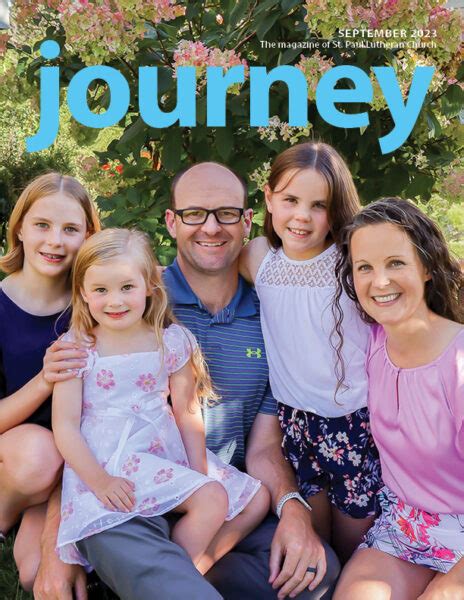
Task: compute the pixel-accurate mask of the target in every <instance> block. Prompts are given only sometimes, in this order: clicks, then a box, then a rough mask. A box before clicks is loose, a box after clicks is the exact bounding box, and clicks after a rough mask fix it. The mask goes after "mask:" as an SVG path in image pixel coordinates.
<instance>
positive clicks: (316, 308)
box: [255, 245, 369, 417]
mask: <svg viewBox="0 0 464 600" xmlns="http://www.w3.org/2000/svg"><path fill="white" fill-rule="evenodd" d="M336 259H337V249H336V246H335V245H332V246H330V247H329V248H328V249H327V250H325V251H324V252H322V253H321V254H319V255H318V256H316V257H314V258H311V259H309V260H302V261H296V260H291V259H289V258H288V257H287V256H286V255H285V253H284V251H283V249H282V248H280V249H279V250H277V251H275V250H269V252H268V253H267V254H266V256H265V257H264V260H263V262H262V263H261V266H260V268H259V270H258V273H257V276H256V283H255V285H256V291H257V293H258V296H259V299H260V302H261V325H262V328H263V334H264V341H265V345H266V353H267V358H268V362H269V371H270V374H269V378H270V382H271V388H272V393H273V394H274V396H275V398H276V399H277V400H278V401H279V402H283V403H284V404H287V405H289V406H292V407H294V408H299V409H302V410H307V411H311V412H313V413H316V414H317V415H320V416H323V417H341V416H343V415H347V414H349V413H352V412H354V411H355V410H358V409H359V408H361V407H363V406H366V405H367V375H366V369H365V361H366V351H367V345H368V339H369V327H368V325H366V324H365V323H363V322H362V321H361V319H360V318H359V316H358V313H357V311H356V308H355V306H354V304H353V303H352V302H351V300H349V298H348V297H347V296H345V295H343V296H342V298H341V305H342V308H343V313H344V318H343V339H344V343H343V358H344V364H345V372H346V374H345V386H344V387H343V388H341V389H339V391H338V392H337V396H336V398H334V395H335V389H336V385H337V377H336V375H335V364H336V353H335V350H334V349H333V347H332V345H331V343H330V334H331V332H332V329H333V326H334V318H333V315H332V309H331V306H332V300H333V295H334V293H335V274H334V267H335V262H336ZM335 339H337V338H335Z"/></svg>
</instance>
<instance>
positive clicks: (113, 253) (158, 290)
mask: <svg viewBox="0 0 464 600" xmlns="http://www.w3.org/2000/svg"><path fill="white" fill-rule="evenodd" d="M128 254H130V255H131V256H133V257H134V258H135V260H136V261H137V264H138V266H139V268H140V271H141V273H142V276H143V278H144V280H145V285H146V286H147V289H148V290H152V294H151V295H150V296H147V301H146V306H145V311H144V313H143V320H144V321H145V322H146V323H147V324H148V325H149V326H150V327H151V328H152V329H153V332H154V335H155V339H156V343H157V346H158V348H160V350H161V364H163V362H164V342H163V329H165V328H166V327H168V326H169V325H171V324H172V323H176V319H175V317H174V315H173V313H172V311H171V309H170V307H169V301H168V296H167V293H166V289H165V287H164V285H163V283H162V281H161V277H160V275H159V264H158V261H157V260H156V258H155V255H154V254H153V250H152V247H151V244H150V240H149V238H148V236H147V235H146V234H145V233H143V232H141V231H137V230H135V229H118V228H109V229H105V230H103V231H100V232H98V233H96V234H95V235H93V236H91V237H89V238H88V239H87V240H86V241H85V242H84V243H83V244H82V246H81V248H80V249H79V252H78V253H77V257H76V260H75V262H74V266H73V269H72V286H73V291H72V307H73V309H72V318H71V327H72V329H73V330H74V333H75V335H76V337H77V338H78V339H80V340H82V339H85V338H86V337H87V338H89V337H90V339H91V340H92V341H93V342H95V336H94V334H93V333H92V330H93V328H94V327H95V326H96V325H97V322H96V321H95V319H94V318H93V317H92V315H91V314H90V311H89V307H88V305H87V303H86V302H85V301H84V299H83V297H82V294H81V290H82V288H83V286H84V277H85V273H86V272H87V269H88V268H89V267H91V266H92V265H103V264H105V263H107V262H110V261H111V260H113V259H115V258H117V257H121V256H127V255H128ZM185 335H186V338H187V340H188V342H189V344H190V347H191V348H192V354H191V360H192V366H193V371H194V375H195V398H196V399H198V400H199V401H200V402H201V403H209V402H214V401H215V400H217V399H218V396H217V394H216V393H215V391H214V389H213V385H212V383H211V378H210V376H209V373H208V368H207V365H206V362H205V360H204V358H203V354H202V353H201V351H200V349H199V348H198V347H197V348H193V347H192V344H191V342H190V339H189V338H188V336H187V334H185Z"/></svg>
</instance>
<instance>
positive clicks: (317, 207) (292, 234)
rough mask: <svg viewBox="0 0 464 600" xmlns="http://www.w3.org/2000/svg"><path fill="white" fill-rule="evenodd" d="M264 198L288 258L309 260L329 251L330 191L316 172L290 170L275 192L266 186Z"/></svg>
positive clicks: (283, 176)
mask: <svg viewBox="0 0 464 600" xmlns="http://www.w3.org/2000/svg"><path fill="white" fill-rule="evenodd" d="M265 196H266V206H267V209H268V211H269V212H270V213H271V215H272V226H273V227H274V230H275V232H276V233H277V235H278V236H279V237H280V239H281V240H282V246H283V249H284V252H285V254H286V255H287V256H288V257H289V258H291V259H293V260H306V259H309V258H313V257H314V256H317V255H318V254H320V253H321V252H323V251H324V250H325V249H326V248H327V247H328V245H329V243H328V242H327V236H328V234H329V231H330V228H329V222H328V220H327V207H328V197H329V188H328V185H327V182H326V180H325V179H324V177H323V176H322V175H321V174H320V173H318V172H317V171H315V170H314V169H301V170H297V169H289V170H288V171H286V172H285V173H284V174H283V175H282V177H281V181H279V182H278V184H277V186H276V188H275V190H274V191H271V190H270V188H269V187H268V186H266V189H265Z"/></svg>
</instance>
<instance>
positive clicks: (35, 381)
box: [0, 371, 53, 434]
mask: <svg viewBox="0 0 464 600" xmlns="http://www.w3.org/2000/svg"><path fill="white" fill-rule="evenodd" d="M52 390H53V385H52V384H49V383H48V382H47V381H45V379H44V377H43V371H40V373H38V374H37V375H36V376H35V377H33V378H32V379H31V380H30V381H28V382H27V383H26V385H23V387H22V388H20V389H19V390H18V391H17V392H15V393H14V394H10V395H9V396H7V397H6V398H3V399H2V401H1V402H0V434H2V433H5V431H8V430H9V429H11V428H12V427H16V425H20V424H21V423H23V422H24V421H25V420H26V419H27V418H28V417H30V416H31V415H32V413H33V412H34V411H35V410H36V409H37V408H38V407H39V406H40V405H41V404H42V403H43V402H44V401H45V400H46V399H47V398H48V397H49V396H50V394H51V393H52Z"/></svg>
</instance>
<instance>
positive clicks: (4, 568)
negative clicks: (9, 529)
mask: <svg viewBox="0 0 464 600" xmlns="http://www.w3.org/2000/svg"><path fill="white" fill-rule="evenodd" d="M13 543H14V538H13V536H11V535H10V536H8V538H7V540H6V542H5V543H4V544H0V598H1V599H2V600H33V596H32V594H28V593H27V592H25V591H24V590H23V589H22V587H21V586H20V585H19V580H18V571H17V569H16V565H15V563H14V560H13Z"/></svg>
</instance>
